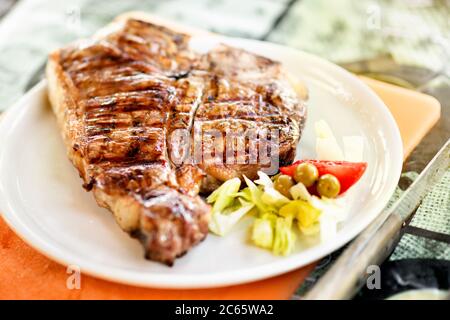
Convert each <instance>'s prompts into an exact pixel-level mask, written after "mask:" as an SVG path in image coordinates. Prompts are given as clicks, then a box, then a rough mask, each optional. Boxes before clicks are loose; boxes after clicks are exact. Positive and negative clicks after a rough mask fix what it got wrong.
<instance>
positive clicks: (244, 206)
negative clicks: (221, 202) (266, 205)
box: [209, 201, 253, 236]
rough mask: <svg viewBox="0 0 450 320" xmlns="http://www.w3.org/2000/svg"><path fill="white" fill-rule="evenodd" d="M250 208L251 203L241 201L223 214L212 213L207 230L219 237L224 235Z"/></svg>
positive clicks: (218, 212) (251, 206)
mask: <svg viewBox="0 0 450 320" xmlns="http://www.w3.org/2000/svg"><path fill="white" fill-rule="evenodd" d="M252 208H253V204H252V203H248V202H244V201H242V202H241V203H240V204H239V205H235V206H233V207H230V208H227V209H225V211H223V212H220V211H216V212H213V213H212V216H211V220H210V222H209V230H210V231H211V232H213V233H215V234H217V235H219V236H224V235H226V234H227V233H228V232H230V230H231V228H232V227H233V226H234V225H235V224H236V223H237V222H238V221H239V220H240V219H241V218H242V217H243V216H245V215H246V214H247V213H248V212H249V211H250V210H251V209H252Z"/></svg>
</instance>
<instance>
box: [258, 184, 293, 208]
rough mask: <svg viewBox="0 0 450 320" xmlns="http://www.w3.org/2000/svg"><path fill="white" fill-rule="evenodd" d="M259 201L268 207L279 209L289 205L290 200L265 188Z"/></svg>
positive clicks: (273, 190) (275, 191)
mask: <svg viewBox="0 0 450 320" xmlns="http://www.w3.org/2000/svg"><path fill="white" fill-rule="evenodd" d="M261 201H262V202H263V203H264V204H266V205H268V206H273V207H277V208H279V207H282V206H283V205H285V204H287V203H289V201H290V200H289V199H288V198H286V197H285V196H283V195H282V194H281V193H280V192H278V191H277V190H275V189H274V188H265V189H264V192H263V194H262V195H261Z"/></svg>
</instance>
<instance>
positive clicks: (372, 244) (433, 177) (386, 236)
mask: <svg viewBox="0 0 450 320" xmlns="http://www.w3.org/2000/svg"><path fill="white" fill-rule="evenodd" d="M449 165H450V140H448V141H447V142H446V143H445V145H444V146H443V147H442V148H441V150H440V151H439V152H438V153H437V154H436V156H435V157H434V158H433V159H432V160H431V161H430V163H429V164H428V165H427V167H426V168H425V169H424V170H423V171H422V173H421V174H420V175H419V176H418V177H417V179H416V180H415V181H414V182H413V183H412V184H411V186H410V187H409V188H408V189H407V190H406V191H405V192H404V193H403V195H402V196H401V197H400V199H398V200H397V202H396V203H395V204H394V205H393V206H392V207H391V208H390V209H387V210H385V211H383V212H382V213H381V214H380V216H379V217H378V218H377V219H376V220H375V221H374V222H373V223H372V224H371V225H370V226H369V227H368V228H367V229H365V230H364V231H363V232H362V233H361V234H360V235H359V236H358V237H357V238H356V239H355V240H354V241H353V242H352V243H351V244H350V245H349V246H348V248H347V249H346V250H345V251H344V252H343V253H342V254H341V256H340V257H339V258H338V259H337V261H336V262H335V263H334V265H333V266H332V267H331V268H330V270H328V271H327V273H326V274H325V275H324V276H322V277H321V278H320V280H319V281H318V282H317V284H316V285H315V286H314V287H313V288H312V289H311V290H310V291H309V292H308V293H307V294H306V296H305V299H309V300H318V299H349V298H351V297H352V296H353V295H354V294H355V293H356V292H357V290H358V289H359V288H360V287H361V286H362V285H363V283H364V280H365V279H366V277H367V267H368V266H370V265H379V264H381V262H383V261H384V260H385V259H386V257H387V256H388V255H389V254H390V253H391V252H392V250H393V247H394V246H395V243H396V241H395V240H396V239H397V238H398V235H399V233H400V231H401V229H402V226H404V225H405V224H406V222H407V221H408V220H409V219H410V218H411V217H412V216H413V214H414V212H415V211H416V210H417V208H418V207H419V205H420V203H421V202H422V200H423V198H424V197H425V196H426V194H427V193H428V192H429V190H430V189H431V187H432V186H433V185H434V184H435V183H437V182H438V181H439V179H440V178H441V177H442V176H443V174H444V173H445V171H446V170H447V169H448V167H449Z"/></svg>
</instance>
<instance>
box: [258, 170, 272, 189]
mask: <svg viewBox="0 0 450 320" xmlns="http://www.w3.org/2000/svg"><path fill="white" fill-rule="evenodd" d="M258 177H259V179H258V180H255V183H256V184H259V185H260V186H264V188H273V181H272V179H270V177H269V176H268V175H267V174H265V173H264V172H262V171H258Z"/></svg>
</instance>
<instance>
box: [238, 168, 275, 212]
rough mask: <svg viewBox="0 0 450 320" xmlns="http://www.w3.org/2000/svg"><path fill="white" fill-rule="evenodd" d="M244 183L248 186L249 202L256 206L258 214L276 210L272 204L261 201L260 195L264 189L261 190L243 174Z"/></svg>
mask: <svg viewBox="0 0 450 320" xmlns="http://www.w3.org/2000/svg"><path fill="white" fill-rule="evenodd" d="M244 179H245V183H246V184H247V186H248V189H249V194H250V197H251V203H253V204H254V205H255V206H256V208H258V210H259V212H260V214H262V213H266V212H276V209H275V208H274V207H273V206H270V205H267V204H266V203H264V202H263V201H262V199H261V198H262V195H263V194H264V191H263V190H261V189H260V188H258V187H257V186H256V184H254V183H253V182H252V181H251V180H250V179H248V178H247V177H246V176H244Z"/></svg>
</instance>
